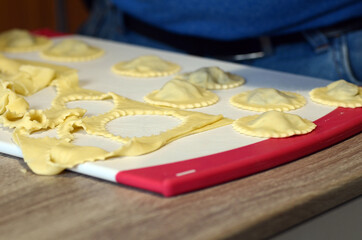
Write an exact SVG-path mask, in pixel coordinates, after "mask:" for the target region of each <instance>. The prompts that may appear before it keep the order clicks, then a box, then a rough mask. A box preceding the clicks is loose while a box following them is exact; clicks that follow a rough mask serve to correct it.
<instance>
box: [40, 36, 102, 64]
mask: <svg viewBox="0 0 362 240" xmlns="http://www.w3.org/2000/svg"><path fill="white" fill-rule="evenodd" d="M103 54H104V50H103V49H101V48H98V47H95V46H91V45H89V44H88V43H86V42H84V41H82V40H79V39H65V40H63V41H61V42H59V43H57V44H55V45H53V46H51V47H49V48H47V49H45V50H43V51H42V52H41V54H40V56H41V57H43V58H45V59H49V60H53V61H60V62H84V61H90V60H93V59H96V58H99V57H101V56H102V55H103Z"/></svg>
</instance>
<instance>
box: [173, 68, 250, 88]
mask: <svg viewBox="0 0 362 240" xmlns="http://www.w3.org/2000/svg"><path fill="white" fill-rule="evenodd" d="M175 78H177V79H180V80H184V81H189V82H191V83H193V84H195V85H197V86H199V87H202V88H205V89H210V90H215V89H229V88H235V87H238V86H240V85H242V84H244V83H245V79H244V78H243V77H241V76H239V75H236V74H231V73H229V72H224V71H223V70H221V69H220V68H219V67H204V68H200V69H198V70H196V71H194V72H190V73H184V74H180V75H177V76H175Z"/></svg>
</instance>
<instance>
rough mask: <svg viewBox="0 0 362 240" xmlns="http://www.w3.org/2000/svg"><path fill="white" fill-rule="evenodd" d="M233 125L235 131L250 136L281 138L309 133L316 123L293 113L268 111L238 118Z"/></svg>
mask: <svg viewBox="0 0 362 240" xmlns="http://www.w3.org/2000/svg"><path fill="white" fill-rule="evenodd" d="M233 127H234V129H235V130H236V131H238V132H240V133H242V134H246V135H250V136H255V137H272V138H282V137H289V136H293V135H300V134H306V133H309V132H311V131H313V130H314V129H315V128H316V125H315V124H314V123H313V122H311V121H309V120H307V119H303V118H301V117H300V116H298V115H295V114H290V113H284V112H279V111H268V112H265V113H262V114H260V115H252V116H247V117H243V118H239V119H237V120H235V121H234V123H233Z"/></svg>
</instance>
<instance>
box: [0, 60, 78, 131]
mask: <svg viewBox="0 0 362 240" xmlns="http://www.w3.org/2000/svg"><path fill="white" fill-rule="evenodd" d="M70 73H76V72H75V70H74V69H71V68H68V67H63V66H57V65H52V64H46V63H42V62H35V61H27V60H19V59H10V58H6V57H4V56H0V123H2V124H3V125H4V126H5V127H9V128H16V127H19V126H21V127H22V128H24V129H26V130H28V131H35V130H39V129H42V128H44V127H46V126H48V125H49V124H51V121H50V119H48V118H47V116H46V112H47V111H46V110H45V111H43V110H34V109H30V110H29V104H28V102H27V101H26V100H25V98H24V96H30V95H32V94H34V93H36V92H38V91H39V90H41V89H43V88H45V87H47V86H49V85H50V84H51V83H52V82H53V81H55V80H56V79H57V78H61V77H62V76H66V75H67V74H70ZM59 114H60V113H59V112H58V113H57V116H58V115H59ZM58 121H59V120H58Z"/></svg>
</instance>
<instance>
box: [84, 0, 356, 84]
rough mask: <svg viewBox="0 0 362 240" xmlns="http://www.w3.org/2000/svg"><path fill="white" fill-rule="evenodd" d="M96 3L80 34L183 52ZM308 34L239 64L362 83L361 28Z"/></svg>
mask: <svg viewBox="0 0 362 240" xmlns="http://www.w3.org/2000/svg"><path fill="white" fill-rule="evenodd" d="M97 2H98V3H97ZM96 3H97V4H96V6H94V7H93V10H92V13H91V16H90V18H89V19H88V21H87V22H86V23H85V24H84V25H83V26H82V28H81V29H80V31H79V33H80V34H83V35H88V36H94V37H99V38H104V39H110V40H114V41H119V42H125V43H131V44H136V45H141V46H146V47H151V48H156V49H162V50H168V51H175V52H181V51H180V50H179V49H175V48H173V47H171V46H169V45H167V44H165V43H162V42H158V41H155V40H153V39H150V38H148V37H146V36H142V35H140V34H138V33H136V32H133V31H131V30H129V29H127V28H126V26H124V24H123V20H122V12H121V11H120V10H119V9H117V8H115V7H114V6H112V5H111V4H110V3H109V2H107V1H96ZM304 36H305V41H300V42H294V43H286V44H282V45H277V46H272V53H271V54H269V55H267V56H265V57H262V58H258V59H253V60H244V61H239V62H238V63H240V64H246V65H250V66H255V67H261V68H265V69H271V70H277V71H283V72H288V73H294V74H300V75H305V76H310V77H316V78H322V79H327V80H332V81H333V80H339V79H345V80H347V81H349V82H352V83H355V84H358V85H361V84H362V30H361V29H359V30H354V31H349V32H346V33H337V34H336V35H335V36H333V37H331V36H326V35H325V34H324V33H322V32H320V31H318V30H313V31H309V32H308V31H307V32H305V34H304ZM319 46H323V48H320V47H319Z"/></svg>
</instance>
